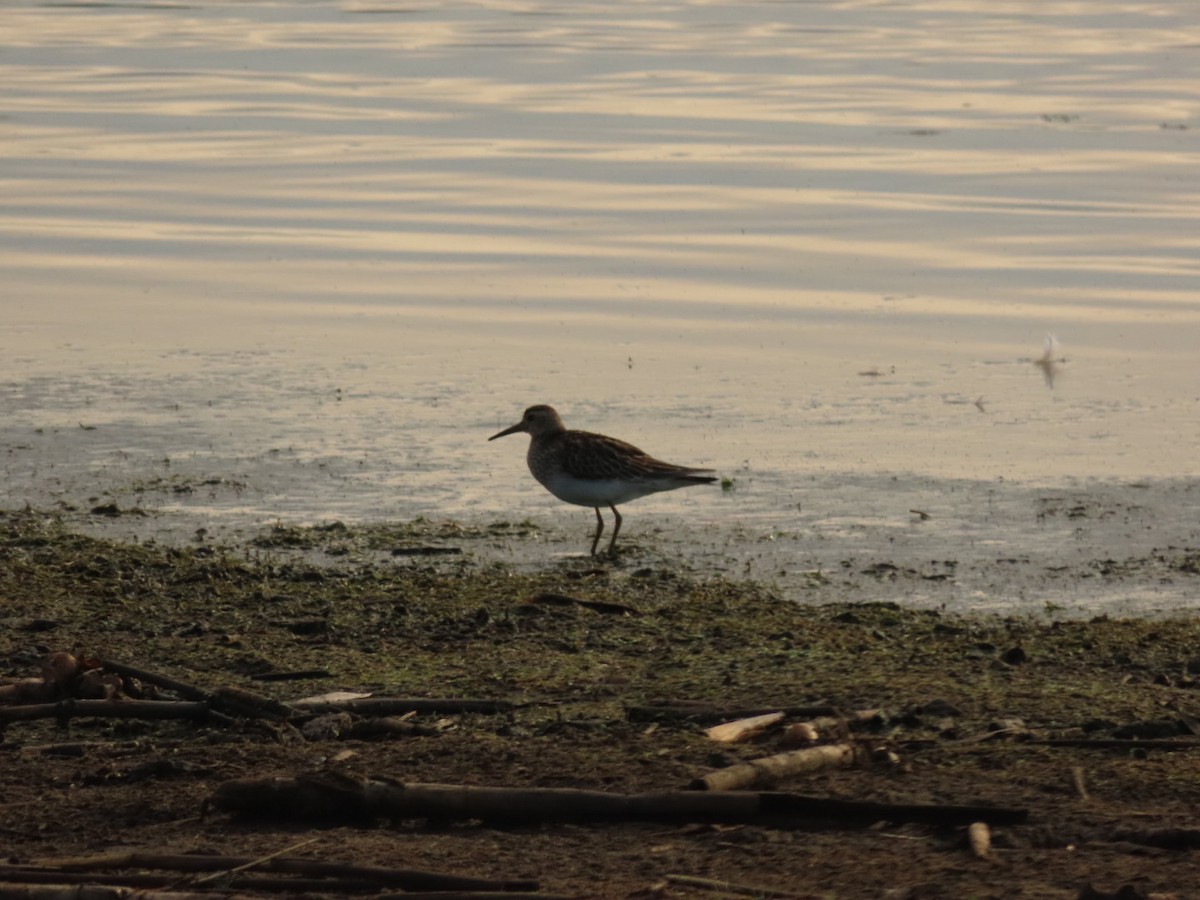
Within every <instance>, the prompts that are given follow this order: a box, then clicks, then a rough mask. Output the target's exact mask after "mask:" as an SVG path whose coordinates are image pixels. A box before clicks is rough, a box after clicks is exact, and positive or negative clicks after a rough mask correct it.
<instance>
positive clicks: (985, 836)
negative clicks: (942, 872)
mask: <svg viewBox="0 0 1200 900" xmlns="http://www.w3.org/2000/svg"><path fill="white" fill-rule="evenodd" d="M967 845H968V846H969V847H970V848H971V853H972V855H973V856H974V857H975V858H976V859H987V858H988V856H989V854H991V852H992V831H991V829H990V828H988V824H987V822H972V823H971V824H970V825H968V826H967Z"/></svg>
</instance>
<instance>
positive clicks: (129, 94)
mask: <svg viewBox="0 0 1200 900" xmlns="http://www.w3.org/2000/svg"><path fill="white" fill-rule="evenodd" d="M620 9H621V13H620V15H613V14H612V13H613V7H612V5H611V4H603V5H601V4H589V3H570V4H558V3H550V2H524V3H523V2H479V3H473V4H433V3H406V4H404V5H395V4H391V3H386V2H384V3H352V2H347V3H329V2H281V3H199V4H194V5H189V4H186V3H161V4H160V3H111V4H110V3H95V2H87V3H70V2H66V3H64V2H55V3H46V4H37V3H20V2H18V3H7V4H5V5H4V8H3V18H4V30H3V37H2V39H0V40H2V44H3V51H2V53H0V78H2V79H3V84H4V85H5V89H4V96H5V104H4V112H3V115H0V138H2V139H0V167H2V178H3V182H4V184H3V187H4V190H3V199H2V200H0V270H2V271H3V273H4V282H5V285H4V289H3V290H4V299H3V301H2V303H3V311H4V318H5V323H6V324H5V328H4V329H3V331H2V332H0V359H2V361H0V367H2V368H0V380H2V393H0V408H2V409H3V416H2V417H0V419H2V421H0V447H3V449H4V452H5V468H4V473H3V489H4V492H5V494H6V496H7V499H8V502H9V504H10V505H11V504H17V503H20V502H22V501H24V500H31V501H32V502H35V503H39V504H40V503H45V502H50V501H53V500H56V499H57V500H62V501H64V502H71V503H75V504H79V503H82V502H87V499H88V497H90V496H98V497H101V498H102V497H103V495H104V492H105V491H108V492H110V493H111V494H112V495H113V496H119V497H120V498H122V500H123V502H127V501H128V500H129V498H131V497H133V498H136V499H137V500H138V501H140V502H143V503H146V504H149V505H153V506H154V507H156V508H161V509H167V510H171V509H181V510H182V509H187V510H191V511H192V512H197V513H201V514H204V515H214V516H219V517H235V518H241V519H248V520H253V521H264V520H270V519H273V518H276V517H279V518H285V519H289V520H301V521H322V520H327V519H330V518H343V519H350V520H372V519H379V518H408V517H411V516H414V515H418V514H425V515H446V516H458V517H467V518H470V517H477V518H487V519H495V518H521V517H523V516H525V515H534V516H544V517H554V516H558V515H561V516H564V517H567V518H564V519H563V521H564V522H569V523H570V527H572V528H574V527H576V525H577V524H578V523H579V522H581V521H586V517H588V516H590V515H591V514H590V512H587V511H579V510H574V511H569V512H568V511H565V510H563V511H561V512H560V507H559V506H558V505H557V504H556V503H555V501H554V500H553V499H552V498H550V497H548V496H547V495H544V494H543V493H542V492H541V491H540V489H539V488H537V487H536V485H534V484H533V483H532V481H531V480H530V479H529V477H528V474H527V473H526V472H525V469H524V463H523V453H524V439H523V438H519V437H514V438H509V439H507V440H506V441H499V442H495V443H491V444H488V443H486V442H485V440H484V439H485V438H486V437H487V436H488V435H489V434H492V433H494V432H495V431H496V430H498V429H499V428H500V427H503V426H506V425H508V424H511V422H513V421H515V420H516V418H517V417H518V416H519V414H520V412H521V410H522V409H523V408H524V407H525V406H526V405H529V404H530V403H535V402H551V403H554V404H555V405H556V406H558V407H559V409H560V411H561V412H562V413H563V415H564V417H565V418H566V420H567V423H568V425H569V426H574V427H583V428H588V429H592V430H600V431H605V432H607V433H611V434H615V435H617V436H620V437H623V438H625V439H627V440H630V441H633V442H634V443H636V444H638V445H640V446H642V447H644V448H645V449H646V450H648V451H650V452H652V453H655V454H656V455H660V456H663V457H666V458H668V459H670V460H672V461H676V462H681V463H689V464H694V465H709V466H713V467H716V468H717V469H718V470H719V471H720V472H721V474H722V475H725V476H727V477H729V478H733V479H734V480H735V482H734V483H735V489H734V490H733V491H730V492H725V493H723V494H720V495H718V494H716V493H715V492H709V493H702V492H699V491H684V492H677V493H674V494H668V495H659V496H658V497H656V498H652V499H648V500H643V501H641V503H640V504H639V506H638V507H635V508H636V509H638V510H639V511H641V510H642V509H643V508H644V511H645V512H646V513H650V514H654V513H664V514H669V515H670V514H673V515H677V516H687V517H688V518H689V519H690V520H692V521H702V522H705V523H720V524H722V525H729V524H732V525H734V526H736V525H738V523H746V522H750V523H760V522H762V523H767V524H766V526H765V527H771V528H774V527H777V526H779V525H780V524H781V523H784V524H787V523H792V522H794V520H795V517H796V510H797V506H798V505H800V506H802V507H803V509H804V510H805V514H806V515H812V516H816V517H818V518H819V517H826V518H828V520H829V521H835V520H836V519H837V518H838V517H839V516H843V515H846V514H847V512H846V510H845V509H844V508H843V506H842V504H841V503H840V501H839V500H838V498H837V497H836V495H835V494H832V493H831V491H830V489H829V488H830V486H831V485H836V484H837V483H839V479H844V478H866V479H876V478H882V479H885V480H886V479H887V478H889V477H890V476H891V475H902V476H903V475H908V474H911V475H913V476H916V477H919V478H944V479H971V480H976V481H979V482H981V483H988V482H995V481H996V480H998V479H1004V480H1005V482H1006V483H1012V482H1018V483H1022V484H1038V485H1050V486H1055V485H1063V484H1070V483H1086V482H1087V480H1088V479H1114V480H1118V481H1131V480H1138V479H1143V478H1178V477H1185V478H1188V477H1195V476H1196V475H1197V474H1200V462H1198V461H1197V456H1196V453H1195V448H1196V446H1197V445H1198V444H1200V365H1198V364H1197V350H1196V348H1197V346H1200V343H1198V341H1200V258H1198V254H1197V250H1198V249H1200V215H1198V214H1197V209H1198V208H1200V207H1198V204H1197V201H1198V200H1200V166H1197V164H1196V163H1197V158H1198V157H1197V150H1198V147H1197V134H1198V133H1200V119H1198V117H1197V112H1198V110H1200V96H1198V95H1197V93H1196V90H1195V83H1196V82H1195V74H1196V71H1197V61H1198V59H1200V17H1197V16H1196V14H1195V8H1194V3H1193V2H1192V0H1178V2H1119V3H1117V2H1103V0H1100V2H1088V3H1078V2H1054V0H1051V2H1043V0H1028V2H1024V0H1012V2H1004V3H995V2H983V0H979V2H967V0H928V2H807V3H782V2H763V3H749V4H747V3H736V4H735V3H723V2H675V3H629V4H624V5H622V6H621V7H620ZM1047 333H1054V334H1056V335H1057V336H1058V338H1059V339H1060V340H1061V347H1060V348H1059V349H1058V350H1056V351H1055V352H1054V354H1053V357H1054V359H1055V361H1056V362H1055V365H1056V367H1057V370H1058V371H1057V375H1056V378H1055V379H1054V384H1053V387H1051V386H1050V385H1049V383H1048V381H1047V379H1045V378H1044V377H1043V375H1044V373H1043V371H1042V369H1041V368H1040V367H1038V366H1037V365H1035V364H1034V361H1035V360H1036V359H1037V358H1038V357H1039V356H1040V355H1041V354H1042V352H1043V339H1044V337H1045V335H1046V334H1047ZM205 482H209V484H207V485H206V484H205ZM921 483H923V484H924V483H927V482H921ZM818 486H819V487H822V488H824V489H823V490H818V489H816V488H817V487H818ZM851 495H852V496H859V497H860V499H861V500H862V503H863V504H864V506H863V508H861V509H857V510H853V511H851V514H852V515H857V516H861V517H866V518H870V517H871V516H874V515H876V514H877V513H878V512H879V510H880V509H881V508H888V507H887V499H888V498H887V493H886V491H885V492H884V494H883V496H882V497H880V496H878V495H876V494H872V493H871V492H869V491H866V492H861V493H858V492H852V493H851ZM714 498H715V499H714ZM902 502H907V501H906V500H902ZM872 504H874V505H872ZM889 514H891V513H889ZM579 517H583V518H579ZM1185 518H1186V517H1185Z"/></svg>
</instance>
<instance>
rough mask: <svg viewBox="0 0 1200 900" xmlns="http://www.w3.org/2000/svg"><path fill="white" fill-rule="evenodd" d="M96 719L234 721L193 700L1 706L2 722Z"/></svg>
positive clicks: (60, 702)
mask: <svg viewBox="0 0 1200 900" xmlns="http://www.w3.org/2000/svg"><path fill="white" fill-rule="evenodd" d="M76 716H96V717H99V718H112V719H195V720H197V721H204V720H209V721H215V722H220V723H222V724H229V723H231V722H232V721H233V720H232V719H230V718H229V717H228V716H226V715H223V714H222V713H219V712H216V711H215V710H213V709H211V708H210V707H209V705H208V704H207V703H203V702H196V701H192V700H60V701H59V702H57V703H38V704H34V705H32V706H6V707H0V722H18V721H28V720H30V719H59V720H61V721H66V720H67V719H71V718H74V717H76Z"/></svg>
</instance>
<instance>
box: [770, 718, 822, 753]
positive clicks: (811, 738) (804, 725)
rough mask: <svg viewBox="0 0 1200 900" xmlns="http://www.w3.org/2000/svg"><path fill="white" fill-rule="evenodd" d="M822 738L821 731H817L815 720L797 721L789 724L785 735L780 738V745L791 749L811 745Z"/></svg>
mask: <svg viewBox="0 0 1200 900" xmlns="http://www.w3.org/2000/svg"><path fill="white" fill-rule="evenodd" d="M820 739H821V733H820V732H819V731H817V729H816V725H815V723H814V722H796V723H795V724H794V725H789V726H788V728H787V730H786V731H785V732H784V733H783V737H781V738H780V739H779V746H780V747H783V748H784V749H785V750H791V749H794V748H796V747H808V746H811V745H812V744H815V743H816V742H817V741H819V740H820Z"/></svg>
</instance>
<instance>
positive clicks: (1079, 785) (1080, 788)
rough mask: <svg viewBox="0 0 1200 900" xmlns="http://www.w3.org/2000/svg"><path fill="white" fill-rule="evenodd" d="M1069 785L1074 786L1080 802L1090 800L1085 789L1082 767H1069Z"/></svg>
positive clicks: (1085, 777)
mask: <svg viewBox="0 0 1200 900" xmlns="http://www.w3.org/2000/svg"><path fill="white" fill-rule="evenodd" d="M1071 783H1072V784H1073V785H1075V793H1076V794H1078V795H1079V799H1080V800H1090V799H1091V797H1090V795H1089V794H1088V789H1087V774H1086V773H1085V772H1084V771H1083V766H1072V767H1071Z"/></svg>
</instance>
